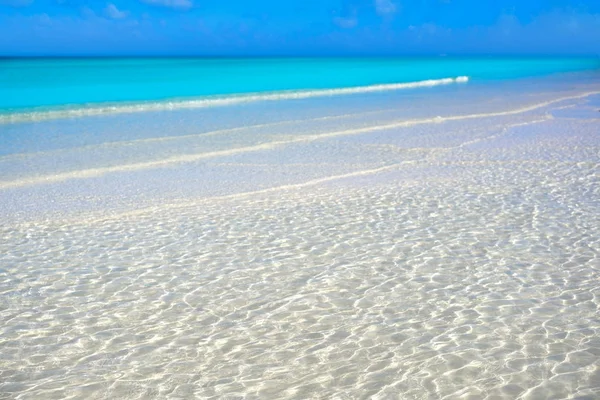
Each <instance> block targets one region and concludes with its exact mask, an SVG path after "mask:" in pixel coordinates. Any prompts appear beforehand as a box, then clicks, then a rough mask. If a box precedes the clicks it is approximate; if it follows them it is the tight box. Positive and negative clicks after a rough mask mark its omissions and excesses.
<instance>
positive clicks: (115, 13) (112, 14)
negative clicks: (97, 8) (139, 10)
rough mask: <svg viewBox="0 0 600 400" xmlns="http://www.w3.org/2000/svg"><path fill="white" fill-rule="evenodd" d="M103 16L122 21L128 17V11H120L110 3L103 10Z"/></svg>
mask: <svg viewBox="0 0 600 400" xmlns="http://www.w3.org/2000/svg"><path fill="white" fill-rule="evenodd" d="M104 14H105V15H106V16H107V17H108V18H111V19H123V18H125V17H126V16H127V15H129V12H128V11H121V10H119V9H118V8H117V6H115V5H114V4H112V3H109V4H108V5H107V6H106V8H105V9H104Z"/></svg>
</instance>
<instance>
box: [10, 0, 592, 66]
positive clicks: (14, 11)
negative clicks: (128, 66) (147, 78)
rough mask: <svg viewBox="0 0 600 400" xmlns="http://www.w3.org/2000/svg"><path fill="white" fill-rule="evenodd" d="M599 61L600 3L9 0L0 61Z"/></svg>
mask: <svg viewBox="0 0 600 400" xmlns="http://www.w3.org/2000/svg"><path fill="white" fill-rule="evenodd" d="M441 54H446V55H594V56H600V0H581V1H578V0H109V1H102V0H0V56H46V55H61V56H66V55H68V56H75V55H84V56H90V55H114V56H121V55H134V56H136V55H204V56H253V55H257V56H269V55H273V56H283V55H285V56H313V55H314V56H348V55H349V56H356V55H382V56H385V55H441Z"/></svg>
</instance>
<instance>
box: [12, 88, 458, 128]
mask: <svg viewBox="0 0 600 400" xmlns="http://www.w3.org/2000/svg"><path fill="white" fill-rule="evenodd" d="M468 81H469V77H467V76H459V77H456V78H443V79H428V80H424V81H417V82H405V83H391V84H382V85H369V86H354V87H345V88H334V89H318V90H293V91H279V92H268V93H250V94H241V95H230V96H216V97H205V98H198V99H190V100H169V101H154V102H143V103H123V104H111V105H89V106H83V107H82V106H81V105H78V106H76V107H73V108H70V107H67V108H61V109H51V110H42V111H33V112H15V113H7V114H3V115H0V124H2V123H16V122H27V121H41V120H46V119H56V118H75V117H84V116H93V115H103V114H124V113H136V112H147V111H167V110H180V109H190V108H205V107H220V106H228V105H234V104H242V103H252V102H257V101H279V100H294V99H307V98H312V97H325V96H339V95H348V94H358V93H374V92H386V91H392V90H402V89H415V88H422V87H432V86H439V85H449V84H452V83H466V82H468Z"/></svg>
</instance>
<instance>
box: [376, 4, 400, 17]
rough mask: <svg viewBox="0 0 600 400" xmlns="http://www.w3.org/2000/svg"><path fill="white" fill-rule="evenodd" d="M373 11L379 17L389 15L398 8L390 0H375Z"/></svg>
mask: <svg viewBox="0 0 600 400" xmlns="http://www.w3.org/2000/svg"><path fill="white" fill-rule="evenodd" d="M375 11H377V14H379V15H381V16H384V15H391V14H394V13H395V12H396V11H398V6H397V5H396V4H395V3H394V2H392V0H375Z"/></svg>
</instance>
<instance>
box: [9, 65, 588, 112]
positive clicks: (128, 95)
mask: <svg viewBox="0 0 600 400" xmlns="http://www.w3.org/2000/svg"><path fill="white" fill-rule="evenodd" d="M599 68H600V61H599V60H598V59H596V58H589V59H586V58H583V59H576V58H397V59H394V58H382V59H347V58H339V59H311V58H304V59H295V58H283V59H281V58H273V59H271V58H264V59H246V58H241V59H227V58H217V59H207V58H174V59H160V58H159V59H152V58H150V59H147V58H139V59H136V58H134V59H122V58H108V59H93V58H92V59H69V58H66V59H5V60H0V110H4V111H7V110H13V111H14V110H19V109H21V110H28V109H31V108H36V107H40V106H64V105H69V106H71V107H75V108H76V107H77V106H78V105H79V106H81V105H83V104H88V103H118V102H145V101H149V100H167V99H170V100H172V99H181V98H198V97H205V96H215V95H234V94H236V95H239V94H242V93H263V92H277V91H289V90H295V91H297V90H307V89H312V90H315V89H333V88H347V87H357V86H359V87H360V86H370V85H382V84H397V83H406V82H417V81H424V80H439V79H444V78H455V77H459V76H468V77H470V78H471V79H475V80H479V79H484V80H486V79H511V78H519V77H530V76H537V75H546V74H550V73H558V72H567V71H579V70H594V69H596V70H597V69H599Z"/></svg>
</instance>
